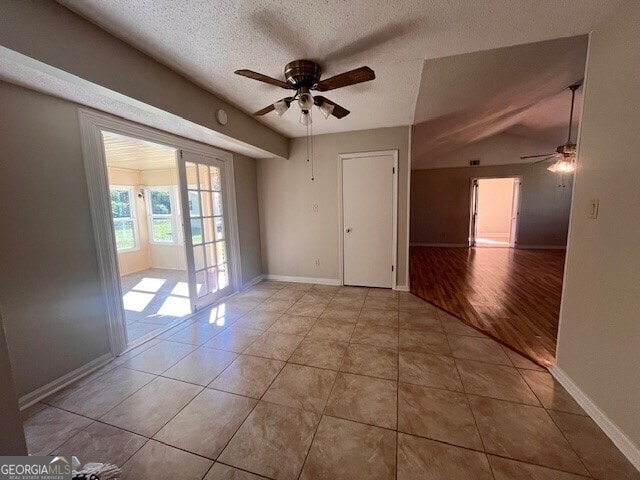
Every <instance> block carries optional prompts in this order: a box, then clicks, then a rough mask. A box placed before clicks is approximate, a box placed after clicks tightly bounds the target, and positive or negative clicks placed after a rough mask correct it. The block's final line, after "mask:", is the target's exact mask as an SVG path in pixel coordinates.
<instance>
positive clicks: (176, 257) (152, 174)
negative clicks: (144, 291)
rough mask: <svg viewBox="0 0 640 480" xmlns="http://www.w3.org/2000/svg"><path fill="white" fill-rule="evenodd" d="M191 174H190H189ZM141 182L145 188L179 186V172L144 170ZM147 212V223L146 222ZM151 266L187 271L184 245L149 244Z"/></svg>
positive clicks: (169, 169)
mask: <svg viewBox="0 0 640 480" xmlns="http://www.w3.org/2000/svg"><path fill="white" fill-rule="evenodd" d="M187 173H188V174H189V172H187ZM140 181H141V183H142V185H145V186H153V185H156V186H167V185H178V170H177V169H175V168H166V169H159V170H142V171H141V172H140ZM146 215H147V213H146V210H145V223H146V222H147V220H146ZM148 249H149V266H150V267H151V268H166V269H169V270H186V269H187V259H186V257H185V248H184V245H159V244H157V243H149V244H148Z"/></svg>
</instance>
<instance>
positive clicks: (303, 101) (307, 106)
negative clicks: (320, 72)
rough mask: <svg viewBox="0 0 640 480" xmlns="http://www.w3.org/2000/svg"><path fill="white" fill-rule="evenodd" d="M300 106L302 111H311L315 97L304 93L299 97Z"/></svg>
mask: <svg viewBox="0 0 640 480" xmlns="http://www.w3.org/2000/svg"><path fill="white" fill-rule="evenodd" d="M298 105H299V106H300V110H302V111H305V110H307V111H309V110H311V107H312V106H313V97H312V96H311V94H310V93H302V94H301V95H300V96H299V97H298Z"/></svg>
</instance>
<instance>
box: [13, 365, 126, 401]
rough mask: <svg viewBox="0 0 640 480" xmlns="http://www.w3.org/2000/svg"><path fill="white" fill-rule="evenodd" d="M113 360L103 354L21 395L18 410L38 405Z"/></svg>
mask: <svg viewBox="0 0 640 480" xmlns="http://www.w3.org/2000/svg"><path fill="white" fill-rule="evenodd" d="M113 358H114V357H113V355H112V354H111V353H105V354H104V355H102V356H100V357H98V358H96V359H95V360H92V361H90V362H89V363H87V364H86V365H83V366H82V367H80V368H76V369H75V370H74V371H72V372H69V373H67V374H66V375H63V376H62V377H60V378H58V379H56V380H54V381H53V382H50V383H47V384H46V385H43V386H42V387H40V388H37V389H35V390H34V391H33V392H31V393H27V394H26V395H23V396H22V397H20V398H19V399H18V406H19V407H20V410H24V409H25V408H29V407H30V406H31V405H34V404H36V403H38V402H39V401H40V400H42V399H44V398H46V397H48V396H49V395H51V394H52V393H55V392H57V391H58V390H62V389H63V388H64V387H66V386H67V385H70V384H72V383H73V382H75V381H77V380H80V379H81V378H82V377H85V376H87V375H89V374H90V373H93V372H95V371H96V370H98V369H99V368H100V367H103V366H104V365H106V364H107V363H109V362H110V361H111V360H112V359H113Z"/></svg>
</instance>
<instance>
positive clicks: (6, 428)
mask: <svg viewBox="0 0 640 480" xmlns="http://www.w3.org/2000/svg"><path fill="white" fill-rule="evenodd" d="M0 385H2V394H1V395H0V425H2V441H0V455H2V456H7V455H26V454H27V445H26V442H25V439H24V432H23V430H22V419H21V418H20V412H19V410H18V397H17V396H16V390H15V383H14V381H13V371H12V368H11V360H10V359H9V351H8V349H7V339H6V337H5V333H4V323H3V321H2V309H0Z"/></svg>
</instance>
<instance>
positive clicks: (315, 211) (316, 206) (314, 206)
mask: <svg viewBox="0 0 640 480" xmlns="http://www.w3.org/2000/svg"><path fill="white" fill-rule="evenodd" d="M318 210H319V208H318V204H317V203H314V204H313V213H318Z"/></svg>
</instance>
